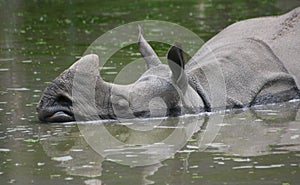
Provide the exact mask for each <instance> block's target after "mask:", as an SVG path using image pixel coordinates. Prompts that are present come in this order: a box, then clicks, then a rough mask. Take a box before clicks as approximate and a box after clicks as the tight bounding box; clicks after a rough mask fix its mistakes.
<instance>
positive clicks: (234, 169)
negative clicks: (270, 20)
mask: <svg viewBox="0 0 300 185" xmlns="http://www.w3.org/2000/svg"><path fill="white" fill-rule="evenodd" d="M296 6H299V3H298V1H296V0H295V1H293V0H290V1H283V0H282V1H280V0H277V1H275V0H274V1H258V0H257V1H218V0H212V1H208V0H207V1H206V0H204V1H194V0H189V1H184V2H181V1H162V2H160V1H138V2H131V3H129V2H124V1H104V2H103V1H101V2H98V1H89V2H85V1H79V0H78V1H56V0H52V1H26V3H25V2H23V1H5V0H0V15H1V16H0V29H1V31H0V48H1V49H0V77H1V78H0V82H1V83H0V84H1V85H0V95H1V96H0V184H264V185H265V184H280V185H288V184H299V182H300V176H299V175H300V174H299V167H300V166H299V165H300V163H299V161H300V158H299V157H300V152H299V151H300V146H299V145H300V131H299V129H300V114H299V106H298V104H299V102H297V101H295V102H290V103H285V104H279V105H270V106H261V107H257V108H256V109H251V110H236V111H227V112H225V113H218V114H209V115H191V116H184V117H180V118H169V119H167V118H164V119H154V120H131V121H128V122H124V123H122V124H118V123H108V122H90V123H85V124H83V123H80V124H74V123H73V124H54V125H47V124H39V122H38V120H37V115H36V111H35V106H36V104H37V102H38V100H39V98H40V96H41V94H42V91H43V89H44V88H45V87H46V86H47V83H48V82H49V81H51V80H52V79H54V78H55V77H56V76H57V75H58V74H60V73H61V72H62V71H63V70H64V69H66V68H68V66H70V65H71V64H72V63H73V62H74V61H75V60H76V59H77V58H78V57H79V56H81V54H82V53H83V52H84V51H85V50H86V48H87V47H88V46H89V44H90V43H92V42H93V41H94V40H95V39H96V38H97V37H99V36H100V35H101V34H103V33H105V32H106V31H108V30H110V29H112V28H114V27H116V26H119V25H122V24H124V23H129V22H131V21H137V20H144V19H147V20H151V19H156V20H164V21H171V22H175V23H178V24H180V25H182V26H184V27H186V28H188V29H190V30H192V31H193V32H195V33H197V35H199V36H200V37H201V38H202V39H204V40H208V39H209V38H211V37H212V36H213V35H214V34H216V33H217V32H219V31H220V30H221V29H222V28H224V27H225V26H227V25H229V24H231V23H233V22H235V21H237V20H243V19H246V18H251V17H258V16H263V15H277V14H280V13H283V12H286V11H287V10H290V9H291V8H293V7H296ZM153 44H154V46H155V49H156V51H157V52H158V54H159V55H161V56H164V55H165V52H166V51H167V49H168V47H167V46H165V45H163V44H160V43H153ZM132 53H136V48H135V46H132V48H130V47H129V48H127V49H126V48H125V49H124V51H123V50H122V51H121V52H119V53H117V54H116V55H114V56H113V57H112V58H111V63H110V66H106V67H105V68H104V69H103V70H102V71H101V75H102V76H103V78H104V79H106V80H112V79H113V77H114V74H115V73H116V71H118V70H119V69H120V68H121V67H122V66H123V65H125V64H126V62H127V61H132V60H133V59H134V58H135V57H137V56H135V55H133V54H132ZM92 131H94V132H92ZM91 133H93V134H91ZM89 134H90V135H89ZM111 136H113V137H111ZM99 154H101V155H99Z"/></svg>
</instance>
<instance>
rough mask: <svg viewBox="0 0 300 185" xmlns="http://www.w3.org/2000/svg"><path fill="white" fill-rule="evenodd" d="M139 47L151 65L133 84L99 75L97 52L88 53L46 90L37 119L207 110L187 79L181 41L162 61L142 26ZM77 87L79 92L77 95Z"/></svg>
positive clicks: (125, 115) (137, 115) (123, 116)
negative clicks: (118, 82) (143, 31)
mask: <svg viewBox="0 0 300 185" xmlns="http://www.w3.org/2000/svg"><path fill="white" fill-rule="evenodd" d="M138 47H139V51H140V53H141V55H142V56H143V58H144V59H145V61H146V64H147V70H146V71H145V73H144V74H142V75H141V76H140V77H139V79H138V80H137V81H135V82H134V83H132V84H129V85H118V84H112V83H108V82H105V81H104V80H103V79H102V78H101V76H100V74H99V70H98V68H99V58H98V56H97V55H95V54H89V55H86V56H84V57H82V58H81V59H79V60H78V61H76V62H75V63H74V64H73V65H72V66H71V67H70V68H68V69H67V70H65V71H64V72H63V73H62V74H60V75H59V76H58V77H57V78H56V79H55V80H53V81H52V82H51V83H50V84H49V86H48V87H47V88H46V89H45V90H44V94H43V95H42V97H41V100H40V102H39V103H38V105H37V112H38V118H39V120H40V121H42V122H67V121H75V120H77V119H76V115H77V116H78V115H80V116H83V117H84V116H88V117H93V119H118V118H125V119H127V118H129V119H131V118H136V117H143V118H144V117H161V116H178V115H181V114H186V113H197V112H200V111H201V110H203V102H202V99H201V97H200V96H199V95H198V94H197V93H196V91H195V90H194V89H193V88H192V87H191V86H190V85H189V83H188V78H187V74H186V72H185V70H184V57H183V51H182V49H181V47H180V46H179V45H178V44H174V45H173V46H171V48H170V49H169V51H168V54H167V64H162V63H161V61H160V59H159V58H158V56H157V54H156V53H155V52H154V50H153V49H152V48H151V46H150V45H149V44H148V42H147V41H146V40H145V39H144V37H143V35H142V31H141V29H139V41H138ZM76 74H82V75H81V76H82V77H83V78H80V79H79V80H78V79H76ZM77 76H78V75H77ZM75 82H76V83H75ZM74 84H76V85H74ZM74 92H76V93H79V94H80V96H78V95H76V97H75V95H74ZM90 93H92V94H90ZM74 97H75V98H74ZM82 102H84V103H83V104H82ZM78 105H79V106H78ZM78 107H79V108H78Z"/></svg>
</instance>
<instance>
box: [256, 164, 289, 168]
mask: <svg viewBox="0 0 300 185" xmlns="http://www.w3.org/2000/svg"><path fill="white" fill-rule="evenodd" d="M283 166H284V164H272V165H268V166H254V168H256V169H269V168H280V167H283Z"/></svg>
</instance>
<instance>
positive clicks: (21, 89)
mask: <svg viewBox="0 0 300 185" xmlns="http://www.w3.org/2000/svg"><path fill="white" fill-rule="evenodd" d="M6 90H8V91H29V90H30V89H28V88H25V87H16V88H13V87H12V88H7V89H6Z"/></svg>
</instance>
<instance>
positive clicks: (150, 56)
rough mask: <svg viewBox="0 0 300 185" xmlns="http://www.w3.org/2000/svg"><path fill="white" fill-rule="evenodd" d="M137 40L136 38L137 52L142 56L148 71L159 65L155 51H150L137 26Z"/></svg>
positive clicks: (141, 31) (140, 29)
mask: <svg viewBox="0 0 300 185" xmlns="http://www.w3.org/2000/svg"><path fill="white" fill-rule="evenodd" d="M138 27H139V38H138V40H139V41H138V47H139V51H140V53H141V54H142V56H143V58H144V60H145V61H146V63H147V68H148V69H150V68H151V67H154V66H158V65H160V64H161V62H160V60H159V58H158V56H157V55H156V53H155V51H154V50H153V49H152V47H151V46H150V44H149V43H148V42H147V41H146V40H145V38H144V36H143V30H142V28H141V26H140V25H139V26H138Z"/></svg>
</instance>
